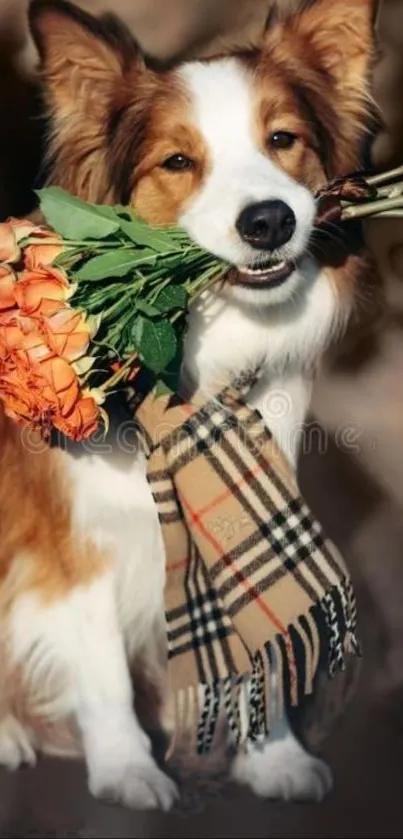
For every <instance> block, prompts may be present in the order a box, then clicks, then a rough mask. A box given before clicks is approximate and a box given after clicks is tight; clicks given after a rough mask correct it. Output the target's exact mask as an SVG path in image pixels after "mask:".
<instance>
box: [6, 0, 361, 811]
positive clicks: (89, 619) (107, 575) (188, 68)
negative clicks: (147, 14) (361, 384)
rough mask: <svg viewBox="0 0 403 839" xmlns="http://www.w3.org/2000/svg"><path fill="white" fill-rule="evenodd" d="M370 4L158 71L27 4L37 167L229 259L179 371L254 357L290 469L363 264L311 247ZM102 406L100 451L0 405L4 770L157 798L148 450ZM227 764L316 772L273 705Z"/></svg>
mask: <svg viewBox="0 0 403 839" xmlns="http://www.w3.org/2000/svg"><path fill="white" fill-rule="evenodd" d="M371 6H372V4H371V0H350V1H349V2H348V3H346V2H345V0H318V2H317V3H316V4H314V5H313V6H311V7H309V8H307V9H305V10H304V11H301V13H299V14H298V15H295V16H294V17H292V18H291V19H290V20H289V22H282V23H280V22H277V23H273V22H272V24H271V25H270V28H268V30H267V32H266V33H265V35H264V37H263V39H262V44H261V46H260V48H256V47H255V48H250V49H248V50H245V52H243V53H242V54H231V55H226V56H221V57H220V56H218V57H216V58H211V59H209V60H205V61H200V62H198V61H191V62H187V63H185V64H182V65H180V66H175V67H170V68H168V69H167V68H165V69H161V68H156V67H155V66H154V67H151V66H150V65H149V64H147V62H146V61H145V59H144V57H143V56H142V55H141V52H140V50H139V48H138V46H137V45H136V43H135V42H134V41H133V39H132V37H131V35H130V34H129V33H128V32H127V31H126V30H125V28H124V27H123V26H122V25H121V24H120V23H119V22H118V21H117V20H116V19H115V18H112V17H110V16H108V17H106V18H105V19H102V20H96V19H94V18H92V17H91V16H89V15H87V14H85V13H83V12H80V11H79V10H78V9H77V8H75V7H74V6H72V5H70V4H68V3H65V2H62V0H36V2H34V3H33V4H32V6H31V12H30V18H31V27H32V32H33V35H34V38H35V41H36V43H37V45H38V48H39V52H40V55H41V63H42V74H43V91H44V97H45V102H46V106H47V111H48V115H49V125H50V134H49V164H50V181H51V182H53V183H57V184H60V185H61V186H63V187H65V188H66V189H68V190H71V191H72V192H73V193H76V194H77V195H79V196H81V197H82V198H84V199H89V200H91V201H94V202H109V203H110V202H121V203H122V202H124V203H126V204H128V205H132V206H134V207H135V208H136V209H137V211H138V212H139V213H140V214H141V215H142V216H143V217H144V218H145V219H146V220H147V221H149V222H151V223H153V224H165V223H171V222H176V223H178V224H179V225H181V226H182V227H184V228H185V229H186V230H187V231H188V233H189V234H190V235H191V236H192V237H193V238H194V240H195V241H196V242H198V243H199V244H200V245H202V246H204V247H205V248H207V249H208V250H209V251H211V252H212V253H214V254H217V255H218V256H220V257H223V258H224V259H226V260H228V261H229V262H231V263H232V264H233V265H234V266H236V268H237V273H236V277H237V279H236V282H235V283H234V284H232V285H231V286H228V287H225V288H223V289H222V288H220V289H215V290H214V289H213V290H212V291H211V292H209V293H208V294H206V295H205V296H204V298H203V299H202V300H201V301H200V300H199V301H198V303H197V305H195V306H194V308H193V310H192V313H191V318H190V326H189V332H188V336H187V341H186V348H185V360H184V368H183V382H184V385H185V386H186V387H188V388H192V387H194V386H195V384H199V385H200V386H201V387H202V388H204V390H205V391H206V392H214V391H216V390H217V389H218V388H219V387H221V385H222V384H223V383H224V382H225V381H227V380H228V378H229V376H230V375H231V374H233V373H236V372H240V371H241V370H243V369H246V368H247V367H249V366H255V365H256V364H257V363H260V364H261V365H263V368H264V376H263V380H262V382H261V383H260V384H259V386H258V388H257V389H255V391H254V392H251V394H250V401H251V403H253V404H254V405H255V406H257V408H258V409H259V410H260V411H261V413H262V415H263V417H264V418H265V419H266V420H267V423H268V424H269V426H270V427H271V428H272V429H273V431H274V433H275V434H276V435H277V438H278V440H279V442H280V444H281V445H282V447H283V448H284V449H285V451H286V453H287V454H288V456H289V458H290V460H291V461H292V463H293V464H294V466H295V463H296V450H295V448H296V445H295V444H296V440H297V439H298V436H299V435H298V433H296V432H298V431H299V430H300V429H301V427H302V423H303V421H304V417H305V414H306V410H307V407H308V404H309V396H310V387H311V380H312V375H313V370H314V368H315V366H316V365H317V362H318V360H319V359H320V357H321V355H322V354H323V352H324V351H325V349H326V348H327V347H328V346H329V343H330V341H331V340H332V339H333V338H334V336H335V335H336V334H337V332H338V331H339V330H340V329H341V328H343V326H344V325H345V323H346V322H347V320H348V317H349V314H350V312H351V310H352V307H353V304H354V299H355V296H356V289H357V286H358V283H359V282H360V281H361V279H362V276H363V272H365V260H364V258H363V257H362V256H359V255H357V254H356V255H345V256H344V257H343V258H342V259H339V261H338V264H337V265H335V264H334V265H333V266H332V265H330V264H328V261H327V256H326V249H325V250H324V251H323V252H320V251H319V254H318V252H317V249H316V250H315V248H314V244H313V243H314V232H315V211H316V205H315V199H314V193H315V191H316V190H317V189H318V188H319V187H320V186H321V185H323V184H325V183H326V181H327V178H328V176H329V175H330V174H331V175H332V176H335V175H342V174H346V173H347V172H349V171H350V170H354V169H356V168H357V167H358V165H359V162H360V151H361V146H362V140H363V136H364V134H365V126H366V123H367V112H368V92H367V79H368V74H369V68H370V58H371V18H372V8H371ZM364 279H365V277H364ZM113 420H114V421H113V422H112V432H111V435H110V437H109V440H108V441H107V444H101V443H100V442H99V441H96V440H94V441H93V442H92V443H91V444H88V445H86V446H78V445H77V446H76V447H73V450H72V451H68V452H67V451H65V450H63V448H62V447H60V448H52V449H46V450H44V449H43V448H41V447H40V446H39V449H40V451H39V450H38V451H36V450H35V447H34V446H33V441H32V439H31V438H30V444H29V445H28V444H27V440H26V439H25V438H24V435H21V433H20V431H19V430H17V429H16V427H14V425H13V424H12V423H10V422H9V421H8V420H7V419H6V418H5V417H4V416H2V415H0V429H1V430H0V435H1V436H0V440H1V448H0V510H1V518H0V620H1V636H0V638H1V642H0V647H1V660H2V680H1V686H0V763H3V764H5V765H6V766H8V767H9V768H15V767H17V766H19V765H20V764H21V763H22V762H29V763H34V761H35V756H36V753H37V752H40V751H42V752H47V753H49V752H50V753H54V754H55V753H56V754H59V755H69V754H74V753H77V752H78V753H80V754H83V755H84V757H85V760H86V764H87V768H88V775H89V786H90V789H91V791H92V792H93V793H94V794H95V795H100V796H108V797H112V798H114V799H115V800H118V801H120V802H123V803H125V804H127V805H130V806H133V807H159V806H161V807H163V808H164V809H168V808H169V807H170V806H171V805H172V803H173V801H174V800H175V798H176V795H177V791H176V787H175V785H174V784H173V782H172V781H171V780H170V778H169V777H168V776H167V775H166V774H165V773H164V772H162V771H161V770H160V769H159V768H158V767H157V765H156V763H155V761H154V759H153V757H152V756H151V752H150V743H149V740H148V737H147V736H146V734H145V733H144V732H143V730H142V728H141V726H140V723H139V721H138V719H137V717H136V715H135V712H134V710H133V692H132V684H131V678H130V669H131V665H132V663H133V662H134V663H135V662H136V661H138V660H139V659H141V660H142V661H143V662H144V666H145V667H146V668H148V669H149V670H151V671H152V670H153V669H155V670H156V669H157V661H158V660H159V653H160V651H161V648H163V645H164V640H163V639H164V600H163V588H164V551H163V546H162V540H161V535H160V531H159V526H158V519H157V514H156V510H155V508H154V505H153V501H152V497H151V494H150V490H149V488H148V485H147V482H146V478H145V470H144V462H143V460H142V458H141V457H140V455H138V454H136V452H135V447H130V446H128V445H127V436H125V434H123V433H122V420H121V417H120V416H119V413H117V414H116V417H114V418H113ZM123 425H124V423H123ZM233 774H234V777H235V778H237V779H238V780H239V781H241V782H243V783H246V784H248V785H249V786H250V787H251V788H252V789H253V790H254V791H255V792H256V793H257V794H259V795H262V796H266V797H295V798H305V799H308V798H314V799H320V798H321V797H322V796H323V795H324V794H325V793H326V791H327V790H328V789H329V787H330V785H331V776H330V772H329V770H328V768H327V767H326V766H325V764H323V763H322V762H321V761H319V760H317V759H316V758H313V757H312V756H310V755H309V754H307V753H306V751H305V750H304V749H303V747H302V746H301V745H300V744H299V742H298V741H297V740H296V738H295V737H294V734H293V733H292V731H291V730H290V727H289V725H288V723H287V720H286V718H284V719H282V720H281V721H280V722H279V724H278V725H277V726H276V727H275V729H274V730H273V733H272V735H271V738H270V740H269V741H268V742H266V743H262V744H260V747H259V749H257V748H249V749H248V750H247V751H246V753H245V754H242V755H238V756H237V758H236V760H235V763H234V766H233Z"/></svg>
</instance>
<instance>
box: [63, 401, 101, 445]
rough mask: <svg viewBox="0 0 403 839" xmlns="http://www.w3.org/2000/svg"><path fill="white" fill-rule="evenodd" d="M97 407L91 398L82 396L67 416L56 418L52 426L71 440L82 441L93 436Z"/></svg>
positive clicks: (97, 414) (95, 426)
mask: <svg viewBox="0 0 403 839" xmlns="http://www.w3.org/2000/svg"><path fill="white" fill-rule="evenodd" d="M98 421H99V407H98V405H97V403H96V402H95V400H94V399H93V398H92V396H84V397H82V398H81V399H79V400H78V402H76V404H75V405H74V408H73V410H72V411H71V412H70V414H69V415H68V416H60V415H58V416H56V417H54V418H53V425H54V426H55V428H57V429H58V430H59V431H61V432H62V434H65V435H66V437H70V438H71V439H72V440H84V439H86V438H87V437H90V436H91V434H94V432H95V431H96V429H97V427H98Z"/></svg>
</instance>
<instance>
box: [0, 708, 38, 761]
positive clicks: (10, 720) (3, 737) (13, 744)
mask: <svg viewBox="0 0 403 839" xmlns="http://www.w3.org/2000/svg"><path fill="white" fill-rule="evenodd" d="M35 763H36V755H35V750H34V748H33V746H32V743H31V742H30V739H29V736H28V734H27V732H26V731H25V729H24V728H23V727H22V725H20V723H19V722H18V720H16V719H15V717H12V716H11V715H10V716H6V717H4V718H3V719H2V720H1V722H0V764H2V765H3V766H5V767H6V768H7V769H9V770H10V771H13V770H15V769H18V767H19V766H22V765H23V764H28V765H29V766H34V765H35Z"/></svg>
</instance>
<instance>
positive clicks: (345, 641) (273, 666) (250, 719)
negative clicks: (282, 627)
mask: <svg viewBox="0 0 403 839" xmlns="http://www.w3.org/2000/svg"><path fill="white" fill-rule="evenodd" d="M356 629H357V611H356V604H355V598H354V593H353V589H352V585H351V582H350V580H349V579H348V578H347V577H346V578H345V579H344V580H343V583H342V584H341V585H337V586H334V588H333V589H332V590H331V591H330V592H327V593H326V595H325V596H324V597H323V599H322V600H321V601H320V602H319V603H318V604H316V605H315V606H314V607H313V608H312V609H311V611H310V613H309V615H308V616H304V617H300V618H299V619H298V621H297V625H294V626H292V627H289V628H288V632H287V634H286V635H277V637H276V638H275V639H274V640H273V641H271V642H270V643H268V644H267V645H265V647H264V648H263V649H262V650H261V651H259V652H257V653H256V654H255V656H254V657H253V658H251V672H249V673H248V674H247V675H245V674H243V675H239V676H232V675H231V676H228V677H227V678H223V679H220V680H216V681H215V682H213V683H212V684H208V685H198V686H194V687H188V688H187V689H186V690H185V691H183V690H181V691H179V693H178V694H177V695H176V697H175V734H174V741H173V742H171V746H170V748H169V753H170V754H172V751H173V750H174V748H175V744H176V743H177V742H178V741H179V739H180V735H181V733H185V731H189V725H190V726H191V728H192V729H193V732H195V734H196V736H195V747H196V751H197V753H198V754H206V753H208V752H210V751H211V748H212V746H213V743H214V739H215V735H216V731H217V725H218V721H219V720H220V719H222V718H223V717H224V718H225V719H226V722H227V725H228V729H229V733H230V740H231V742H232V744H233V745H234V746H235V747H236V748H238V749H239V748H241V747H242V746H244V745H246V744H247V743H258V742H260V741H262V740H265V739H267V737H268V736H269V733H270V729H271V727H272V725H273V723H274V721H275V720H278V719H279V718H281V716H282V715H283V713H284V707H285V706H287V705H288V706H290V705H291V706H297V705H298V704H299V703H300V702H301V701H302V699H303V698H304V697H305V696H308V695H310V694H311V693H312V691H313V685H314V678H315V674H316V672H317V670H318V667H319V666H320V664H321V663H322V661H323V662H324V666H325V667H327V672H328V675H329V678H330V679H332V678H333V677H334V676H335V674H336V673H337V672H338V671H342V670H344V669H345V667H346V656H347V655H356V656H361V648H360V644H359V641H358V639H357V634H356ZM185 694H186V696H185Z"/></svg>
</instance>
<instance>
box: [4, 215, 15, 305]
mask: <svg viewBox="0 0 403 839" xmlns="http://www.w3.org/2000/svg"><path fill="white" fill-rule="evenodd" d="M0 226H1V225H0ZM15 279H16V278H15V274H14V271H13V269H12V268H10V266H9V265H0V312H3V311H5V310H6V309H11V308H12V307H13V306H15Z"/></svg>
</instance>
